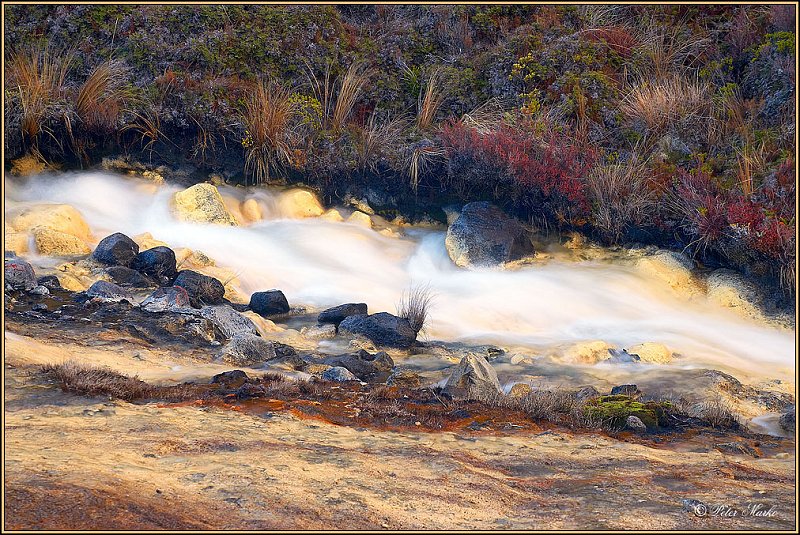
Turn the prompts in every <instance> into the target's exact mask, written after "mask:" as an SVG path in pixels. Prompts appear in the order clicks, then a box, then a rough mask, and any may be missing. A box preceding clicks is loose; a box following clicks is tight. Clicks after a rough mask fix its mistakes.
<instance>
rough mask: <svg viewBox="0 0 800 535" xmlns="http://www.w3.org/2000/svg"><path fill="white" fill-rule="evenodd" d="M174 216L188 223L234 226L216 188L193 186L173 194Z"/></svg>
mask: <svg viewBox="0 0 800 535" xmlns="http://www.w3.org/2000/svg"><path fill="white" fill-rule="evenodd" d="M174 201H175V215H176V216H177V217H178V219H180V220H182V221H187V222H190V223H214V224H218V225H236V224H237V223H236V219H235V218H234V217H233V215H232V214H231V213H230V212H229V211H228V209H227V208H226V207H225V202H224V201H223V199H222V196H221V195H220V193H219V191H218V190H217V188H216V186H214V185H212V184H195V185H194V186H192V187H190V188H187V189H185V190H183V191H179V192H177V193H176V194H175V197H174Z"/></svg>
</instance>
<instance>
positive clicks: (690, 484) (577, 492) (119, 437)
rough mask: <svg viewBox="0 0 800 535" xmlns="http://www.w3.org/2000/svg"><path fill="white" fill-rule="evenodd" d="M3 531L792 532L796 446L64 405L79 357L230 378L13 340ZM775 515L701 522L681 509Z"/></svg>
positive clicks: (196, 368) (139, 357)
mask: <svg viewBox="0 0 800 535" xmlns="http://www.w3.org/2000/svg"><path fill="white" fill-rule="evenodd" d="M5 342H6V347H5V459H4V468H5V505H6V509H5V519H4V522H5V528H6V529H36V528H39V529H337V528H338V529H381V528H385V529H505V528H507V529H591V528H593V529H641V528H642V527H644V526H646V527H647V528H651V529H677V528H680V529H758V528H762V529H792V528H793V527H794V526H795V497H794V482H795V472H794V466H795V458H794V442H793V441H791V440H783V441H780V440H778V441H776V442H770V441H769V439H768V438H767V437H765V439H766V441H765V442H764V443H763V444H761V448H760V451H761V457H759V458H753V457H751V456H746V455H731V454H723V453H721V452H720V451H718V450H716V449H714V448H713V444H712V442H713V440H711V439H710V438H708V437H700V436H696V437H693V438H686V439H685V440H681V441H674V440H673V441H670V442H669V443H668V444H662V445H657V444H644V443H641V441H638V442H637V441H636V440H626V439H624V437H623V438H619V437H618V438H612V437H608V436H605V435H601V434H594V433H585V434H572V433H569V432H567V431H566V430H550V431H543V432H538V433H526V434H522V433H520V434H510V435H485V434H456V433H450V432H443V433H425V432H419V433H415V432H389V431H379V430H374V429H354V428H349V427H342V426H335V425H331V424H327V423H324V422H320V421H316V420H301V419H298V418H296V417H294V416H292V415H291V414H288V413H285V412H276V413H271V414H268V415H267V416H266V417H262V416H255V415H249V414H244V413H241V412H236V411H232V410H225V409H219V408H212V407H201V406H192V405H189V406H170V405H163V404H156V403H150V404H131V403H125V402H120V401H113V400H104V399H97V398H85V397H79V396H74V395H71V394H66V393H63V392H61V390H60V389H58V388H57V387H55V386H53V385H51V384H48V383H47V382H46V381H45V380H44V379H43V378H42V377H41V376H40V375H39V374H37V373H36V365H37V364H42V363H44V362H58V361H61V360H64V359H67V358H76V359H79V360H81V361H83V362H87V363H92V364H97V365H106V366H109V367H111V368H113V369H116V370H118V371H121V372H124V373H127V374H131V375H133V374H138V375H139V376H140V377H141V378H143V379H145V380H148V381H155V382H161V383H170V382H174V381H183V380H188V379H198V378H203V377H204V378H207V377H210V375H212V374H214V373H218V372H219V371H221V370H222V369H224V368H221V367H219V366H217V365H215V364H198V363H197V362H195V361H193V360H191V359H190V358H187V357H181V356H179V355H176V354H170V353H168V352H166V351H161V350H153V349H141V348H136V347H133V346H130V345H127V344H119V345H113V344H111V345H109V346H108V347H84V346H80V345H73V344H66V343H61V344H58V345H48V344H46V343H42V342H41V341H34V340H33V339H30V338H26V337H23V336H19V335H15V334H12V333H6V335H5ZM683 499H698V500H701V501H703V502H705V503H707V504H709V505H710V506H712V508H713V506H715V505H726V506H729V507H732V508H734V509H738V510H740V511H744V510H745V509H746V508H747V507H748V506H749V505H750V504H754V503H761V504H764V510H768V509H769V508H770V507H772V506H774V510H773V511H774V512H773V515H772V516H769V517H765V516H742V515H741V514H740V515H738V516H737V517H732V518H725V517H721V516H717V515H710V516H707V517H697V516H696V515H694V514H692V513H687V512H684V511H683V510H682V504H681V500H683Z"/></svg>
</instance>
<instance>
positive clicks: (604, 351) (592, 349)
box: [564, 340, 614, 364]
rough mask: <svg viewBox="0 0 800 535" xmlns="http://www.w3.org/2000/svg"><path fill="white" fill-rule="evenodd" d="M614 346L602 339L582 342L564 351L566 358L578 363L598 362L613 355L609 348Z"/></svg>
mask: <svg viewBox="0 0 800 535" xmlns="http://www.w3.org/2000/svg"><path fill="white" fill-rule="evenodd" d="M613 348H614V346H612V345H610V344H608V343H607V342H604V341H602V340H592V341H589V342H581V343H578V344H575V345H574V346H572V347H570V348H568V349H567V350H566V351H565V352H564V360H566V361H567V362H573V363H576V364H597V363H598V362H600V361H603V360H606V359H607V358H609V357H610V356H611V355H610V353H609V352H608V350H609V349H613Z"/></svg>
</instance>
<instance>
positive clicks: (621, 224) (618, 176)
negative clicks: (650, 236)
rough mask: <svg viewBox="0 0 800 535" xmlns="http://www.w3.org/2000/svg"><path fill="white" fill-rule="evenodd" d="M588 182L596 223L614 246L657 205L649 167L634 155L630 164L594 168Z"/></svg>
mask: <svg viewBox="0 0 800 535" xmlns="http://www.w3.org/2000/svg"><path fill="white" fill-rule="evenodd" d="M587 182H588V186H589V192H590V195H591V198H592V201H593V206H594V217H595V222H596V224H597V226H598V228H599V229H601V230H602V231H603V232H604V233H605V235H606V237H607V238H608V239H609V240H611V241H612V242H614V243H618V242H619V241H620V239H621V238H622V236H623V233H624V231H625V229H626V227H627V226H629V225H637V224H639V223H641V222H642V221H644V219H645V218H646V217H647V214H648V213H649V211H650V208H651V207H652V205H653V203H654V202H656V199H655V195H654V191H653V188H652V186H651V182H652V176H651V172H650V167H649V164H648V162H646V161H642V160H639V159H638V157H637V156H635V155H634V156H633V159H632V161H630V162H626V163H614V164H606V165H602V166H597V167H595V168H593V169H592V170H591V172H590V173H589V175H588V180H587Z"/></svg>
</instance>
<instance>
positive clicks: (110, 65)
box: [75, 60, 132, 133]
mask: <svg viewBox="0 0 800 535" xmlns="http://www.w3.org/2000/svg"><path fill="white" fill-rule="evenodd" d="M127 77H128V69H127V68H126V67H125V66H124V65H123V64H122V63H121V62H119V61H116V60H109V61H106V62H103V63H101V64H100V65H98V66H97V67H95V68H94V70H92V72H91V74H89V77H88V78H87V79H86V81H85V82H84V83H83V84H82V85H81V86H80V88H79V89H78V95H77V97H76V99H75V111H76V112H77V114H78V117H79V118H80V120H81V121H82V122H83V124H84V125H85V126H86V128H87V129H89V130H96V131H99V132H101V133H108V132H112V131H113V130H114V129H115V128H116V126H117V122H118V119H119V116H120V114H121V113H122V111H123V110H124V109H125V107H126V106H127V104H128V102H129V100H130V99H131V97H132V95H131V91H130V86H129V85H128V78H127Z"/></svg>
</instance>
